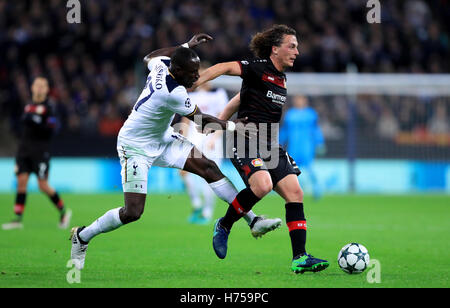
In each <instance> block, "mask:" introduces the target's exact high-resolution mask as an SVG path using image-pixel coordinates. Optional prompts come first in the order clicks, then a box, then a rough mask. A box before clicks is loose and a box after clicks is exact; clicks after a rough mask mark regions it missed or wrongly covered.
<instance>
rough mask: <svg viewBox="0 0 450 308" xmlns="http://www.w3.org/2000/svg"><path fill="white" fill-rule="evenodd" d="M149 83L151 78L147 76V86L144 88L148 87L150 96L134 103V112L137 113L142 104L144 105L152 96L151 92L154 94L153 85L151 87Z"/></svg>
mask: <svg viewBox="0 0 450 308" xmlns="http://www.w3.org/2000/svg"><path fill="white" fill-rule="evenodd" d="M151 81H152V77H150V76H149V77H148V78H147V84H146V85H145V87H149V89H150V94H149V95H147V96H146V97H143V98H141V99H140V100H139V101H138V102H137V103H136V105H134V110H136V111H137V110H138V108H139V107H140V106H141V105H142V104H143V103H145V102H146V101H147V100H148V99H149V98H150V97H151V96H152V94H153V92H155V90H154V89H153V85H152V83H151Z"/></svg>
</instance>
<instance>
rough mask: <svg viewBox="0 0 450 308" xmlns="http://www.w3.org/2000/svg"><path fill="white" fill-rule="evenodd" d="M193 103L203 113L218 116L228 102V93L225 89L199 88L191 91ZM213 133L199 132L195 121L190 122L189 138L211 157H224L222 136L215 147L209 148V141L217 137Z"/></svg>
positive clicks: (217, 139)
mask: <svg viewBox="0 0 450 308" xmlns="http://www.w3.org/2000/svg"><path fill="white" fill-rule="evenodd" d="M189 96H190V98H191V101H192V103H193V104H195V105H197V106H198V108H200V110H201V111H202V113H206V114H209V115H212V116H214V117H218V116H219V114H220V112H222V110H223V109H224V108H225V106H226V105H227V103H228V95H227V92H226V91H225V90H224V89H217V90H215V91H203V90H198V91H195V92H191V93H189ZM215 137H216V136H214V135H213V134H210V135H205V134H202V133H199V132H198V131H197V129H196V127H195V124H194V122H190V126H189V132H188V134H187V138H188V140H189V141H191V142H192V143H194V144H195V145H196V146H197V148H199V149H200V150H201V151H202V153H204V154H205V155H206V156H207V157H208V158H210V159H217V158H222V157H223V141H222V138H217V137H216V139H215V142H214V149H213V150H211V149H209V148H208V143H209V142H210V140H211V139H212V138H215Z"/></svg>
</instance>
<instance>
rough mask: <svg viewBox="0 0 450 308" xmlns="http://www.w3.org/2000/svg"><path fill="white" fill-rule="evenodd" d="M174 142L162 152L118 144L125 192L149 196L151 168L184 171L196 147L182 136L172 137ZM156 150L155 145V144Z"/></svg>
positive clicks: (166, 144) (175, 135) (164, 146)
mask: <svg viewBox="0 0 450 308" xmlns="http://www.w3.org/2000/svg"><path fill="white" fill-rule="evenodd" d="M172 138H173V141H171V142H169V143H165V144H164V145H162V146H161V148H160V151H158V153H157V154H155V152H154V151H148V150H147V151H146V149H145V148H140V147H136V146H130V145H127V144H125V143H124V142H121V141H120V139H119V141H118V142H117V152H118V154H119V158H120V165H121V166H122V170H121V175H122V188H123V192H133V193H141V194H147V180H148V171H149V170H150V168H151V166H159V167H165V168H178V169H183V167H184V164H185V163H186V160H187V158H188V157H189V154H190V153H191V151H192V148H193V147H194V145H193V144H192V143H191V142H190V141H188V140H187V139H186V138H184V137H183V136H181V135H180V134H176V133H174V134H173V135H172ZM153 149H154V144H153Z"/></svg>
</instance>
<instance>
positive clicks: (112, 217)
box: [79, 207, 123, 242]
mask: <svg viewBox="0 0 450 308" xmlns="http://www.w3.org/2000/svg"><path fill="white" fill-rule="evenodd" d="M120 209H121V208H120V207H118V208H116V209H113V210H110V211H108V212H106V213H105V214H104V215H103V216H102V217H100V218H98V219H97V220H96V221H94V222H93V223H92V224H91V225H90V226H88V227H86V228H84V229H83V231H81V232H80V234H79V236H80V238H81V239H82V240H83V241H85V242H89V241H90V240H91V239H92V238H93V237H95V236H97V235H99V234H100V233H106V232H109V231H112V230H115V229H117V228H119V227H120V226H122V225H123V223H122V221H121V220H120V217H119V210H120Z"/></svg>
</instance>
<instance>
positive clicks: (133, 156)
mask: <svg viewBox="0 0 450 308" xmlns="http://www.w3.org/2000/svg"><path fill="white" fill-rule="evenodd" d="M209 40H212V38H211V37H210V36H209V35H207V34H197V35H195V36H194V37H193V38H192V39H191V40H190V41H189V42H188V43H185V44H183V45H181V47H180V46H174V47H168V48H161V49H158V50H155V51H153V52H151V53H150V54H148V55H147V56H146V57H145V58H144V61H145V62H146V64H147V68H148V70H149V71H150V72H149V74H148V76H147V82H146V85H145V87H144V89H143V90H142V93H141V95H140V96H139V98H138V100H137V102H136V104H135V105H134V107H133V109H132V111H131V113H130V115H129V116H128V119H127V120H126V121H125V123H124V125H123V127H122V128H121V129H120V132H119V136H118V138H117V152H118V155H119V158H120V164H121V166H122V171H121V175H122V187H123V192H124V201H125V205H124V206H123V207H119V208H115V209H112V210H109V211H108V212H106V213H105V214H104V215H103V216H101V217H99V218H98V219H97V220H95V221H94V222H93V223H92V224H91V225H89V226H87V227H74V228H72V233H71V237H70V239H71V241H72V249H71V259H72V260H73V262H75V265H76V267H77V268H78V269H82V268H83V267H84V263H85V258H86V250H87V248H88V244H89V242H90V241H91V240H92V239H93V238H94V237H96V236H98V235H99V234H101V233H106V232H110V231H113V230H116V229H117V228H120V227H121V226H123V225H126V224H128V223H132V222H134V221H137V220H138V219H139V218H140V217H141V215H142V213H143V212H144V207H145V201H146V197H147V191H148V190H147V181H148V171H149V169H150V168H151V167H152V166H159V167H164V168H177V169H182V170H185V171H187V172H192V173H195V174H197V175H199V176H201V177H202V178H203V179H205V180H206V181H207V182H208V184H209V186H210V187H211V189H212V190H213V191H214V192H215V193H216V195H217V196H218V197H219V198H221V199H222V200H224V201H225V202H227V203H228V204H232V203H236V202H238V201H237V200H240V202H242V203H243V204H244V206H252V205H253V204H252V203H253V202H255V201H254V200H253V199H252V198H251V197H249V196H248V192H247V190H242V191H240V192H238V191H237V190H236V188H235V187H234V185H233V184H232V183H231V182H230V181H229V180H228V178H226V177H225V176H224V175H223V174H222V172H221V171H220V169H219V168H218V167H217V165H216V164H215V163H214V162H213V161H212V160H210V159H208V158H206V157H205V156H204V155H203V153H202V152H201V151H200V150H199V149H197V148H196V147H195V146H194V145H193V144H192V143H191V142H190V141H188V140H187V139H186V138H184V137H183V136H182V135H180V134H178V133H176V132H175V131H174V129H173V127H171V126H170V125H171V123H172V121H173V119H174V117H175V114H176V113H178V114H179V115H182V116H186V117H187V118H189V119H190V120H191V121H194V119H198V118H200V119H201V125H202V126H205V125H207V124H210V123H214V124H216V127H217V126H218V127H219V128H220V129H226V130H229V131H237V130H238V129H237V125H236V123H239V122H240V121H242V120H243V119H238V120H236V121H235V122H232V121H222V120H219V119H217V118H216V117H213V116H211V115H208V114H204V113H202V112H201V110H200V109H199V108H198V106H197V105H196V104H195V103H193V102H192V101H191V99H190V97H189V96H188V93H187V90H186V89H187V88H190V87H192V85H193V84H194V82H195V81H196V80H197V79H198V77H199V73H198V70H199V67H200V58H199V57H198V55H197V53H196V52H195V51H194V50H193V49H191V48H192V47H194V46H197V45H199V44H202V43H205V42H207V41H209ZM244 134H245V133H244ZM247 216H251V218H250V219H252V220H254V221H255V222H256V224H253V225H252V226H251V228H250V230H251V232H252V233H253V232H254V231H255V228H257V229H259V232H261V233H262V234H264V233H267V232H269V231H271V230H273V229H276V228H278V227H279V226H280V224H281V220H280V219H271V220H269V219H257V216H256V215H255V214H254V213H253V212H249V213H248V214H247ZM180 236H182V234H180Z"/></svg>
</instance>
